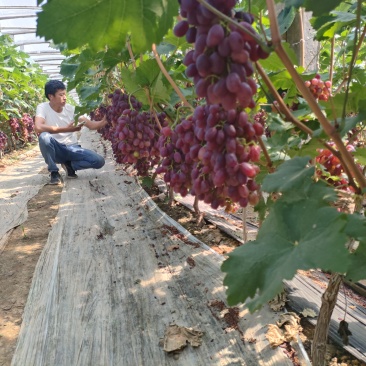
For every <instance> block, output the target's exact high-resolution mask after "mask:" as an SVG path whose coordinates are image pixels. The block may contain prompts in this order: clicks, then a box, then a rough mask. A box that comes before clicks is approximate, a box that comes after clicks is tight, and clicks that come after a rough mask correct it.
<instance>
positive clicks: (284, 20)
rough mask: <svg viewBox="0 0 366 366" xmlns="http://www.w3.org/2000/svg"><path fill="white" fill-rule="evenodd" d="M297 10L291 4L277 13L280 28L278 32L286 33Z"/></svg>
mask: <svg viewBox="0 0 366 366" xmlns="http://www.w3.org/2000/svg"><path fill="white" fill-rule="evenodd" d="M296 13H297V10H296V8H294V7H293V6H291V7H286V8H284V9H283V10H281V12H280V13H279V14H278V17H277V21H278V24H279V28H280V34H281V35H282V34H284V33H286V32H287V31H288V30H289V28H290V27H291V24H292V22H293V21H294V19H295V16H296Z"/></svg>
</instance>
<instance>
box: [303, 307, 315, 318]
mask: <svg viewBox="0 0 366 366" xmlns="http://www.w3.org/2000/svg"><path fill="white" fill-rule="evenodd" d="M300 314H301V315H302V316H303V317H305V318H306V317H309V318H315V317H316V312H315V311H314V310H313V309H310V308H306V309H304V310H303V311H302V312H301V313H300Z"/></svg>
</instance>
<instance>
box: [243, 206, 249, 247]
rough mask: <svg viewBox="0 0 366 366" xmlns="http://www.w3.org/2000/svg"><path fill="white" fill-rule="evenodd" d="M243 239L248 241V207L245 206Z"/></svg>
mask: <svg viewBox="0 0 366 366" xmlns="http://www.w3.org/2000/svg"><path fill="white" fill-rule="evenodd" d="M242 221H243V241H244V243H246V242H247V241H248V231H247V208H246V207H244V208H243V217H242Z"/></svg>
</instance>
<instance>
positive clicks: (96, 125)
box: [79, 116, 107, 130]
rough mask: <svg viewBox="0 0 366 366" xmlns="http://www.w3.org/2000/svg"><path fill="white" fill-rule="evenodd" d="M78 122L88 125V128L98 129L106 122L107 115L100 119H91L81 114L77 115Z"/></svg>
mask: <svg viewBox="0 0 366 366" xmlns="http://www.w3.org/2000/svg"><path fill="white" fill-rule="evenodd" d="M79 123H84V126H85V127H88V128H89V130H99V129H100V128H102V127H104V126H105V125H106V124H107V117H106V116H104V117H103V119H102V120H100V121H91V120H90V119H89V118H87V117H85V116H81V117H79Z"/></svg>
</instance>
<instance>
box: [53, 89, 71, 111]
mask: <svg viewBox="0 0 366 366" xmlns="http://www.w3.org/2000/svg"><path fill="white" fill-rule="evenodd" d="M49 97H50V102H52V104H54V105H55V106H56V105H57V106H59V107H64V106H65V104H66V99H67V98H66V90H61V89H59V90H57V92H56V93H55V95H52V94H50V95H49Z"/></svg>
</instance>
